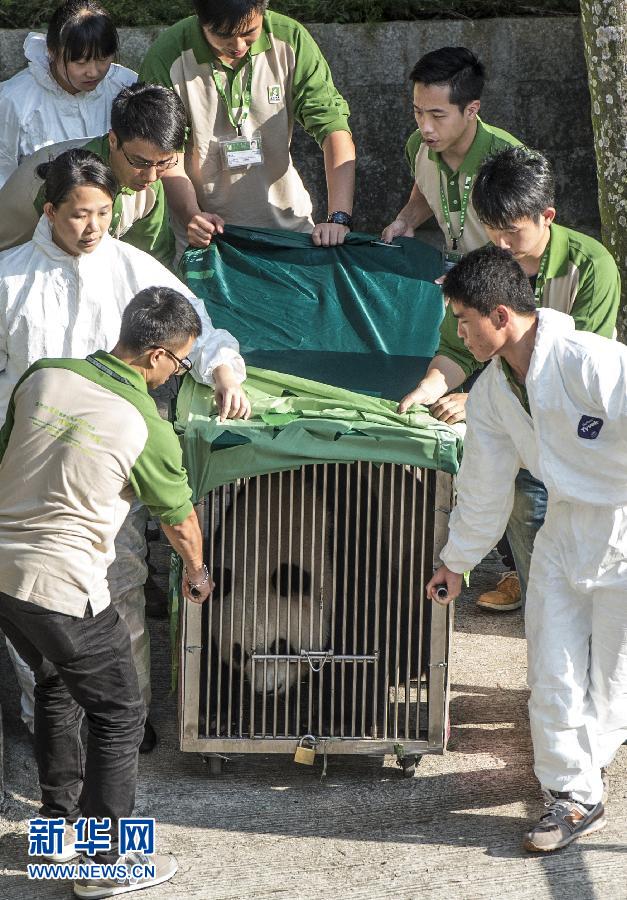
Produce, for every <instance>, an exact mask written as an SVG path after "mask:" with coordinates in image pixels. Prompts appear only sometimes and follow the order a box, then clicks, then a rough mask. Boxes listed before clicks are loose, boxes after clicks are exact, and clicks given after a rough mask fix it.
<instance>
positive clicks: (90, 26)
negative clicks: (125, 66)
mask: <svg viewBox="0 0 627 900" xmlns="http://www.w3.org/2000/svg"><path fill="white" fill-rule="evenodd" d="M46 47H47V48H48V53H49V54H50V55H51V56H52V57H54V58H55V59H56V58H58V57H60V58H61V59H62V61H63V65H64V66H65V67H67V64H68V63H70V62H76V61H77V60H79V59H86V60H89V59H105V58H106V57H107V56H117V54H118V50H119V49H120V41H119V38H118V33H117V30H116V27H115V25H114V24H113V21H112V20H111V17H110V16H109V13H108V12H107V10H106V9H104V7H102V6H101V5H100V4H99V3H96V2H95V0H67V3H63V4H62V5H61V6H59V7H58V8H57V9H56V10H55V11H54V13H53V14H52V17H51V18H50V24H49V25H48V32H47V34H46Z"/></svg>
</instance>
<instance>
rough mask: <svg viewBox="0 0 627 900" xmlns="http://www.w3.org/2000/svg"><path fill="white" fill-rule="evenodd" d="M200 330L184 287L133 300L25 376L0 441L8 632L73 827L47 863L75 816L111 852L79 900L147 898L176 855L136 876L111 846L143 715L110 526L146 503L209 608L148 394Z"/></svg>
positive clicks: (39, 752)
mask: <svg viewBox="0 0 627 900" xmlns="http://www.w3.org/2000/svg"><path fill="white" fill-rule="evenodd" d="M203 332H204V327H203V325H202V323H201V319H200V316H199V315H198V313H197V312H196V311H195V309H194V308H193V306H192V305H191V303H189V302H188V300H187V299H186V298H185V297H183V296H182V295H181V294H180V293H178V292H177V291H176V290H173V289H171V288H169V287H151V288H147V289H146V290H143V291H140V292H139V293H138V294H137V295H136V296H135V297H134V298H133V299H132V300H131V302H130V303H129V304H128V306H127V307H126V309H125V310H124V313H123V315H122V320H121V325H120V332H119V339H118V341H117V343H116V346H115V347H114V348H113V349H112V350H110V352H105V351H104V350H102V349H99V350H95V351H94V352H93V353H90V354H89V355H88V356H87V358H86V359H45V360H42V361H40V362H38V363H36V364H35V365H34V366H32V367H31V368H30V369H28V371H27V372H26V373H25V374H24V375H23V377H22V378H21V379H20V381H19V383H18V384H17V386H16V388H15V390H14V391H13V394H12V397H11V401H10V403H9V409H8V415H7V420H6V423H5V425H4V427H3V428H2V431H1V432H0V509H1V510H2V515H0V627H1V628H2V630H3V631H4V632H5V633H6V634H7V636H8V637H9V638H10V639H11V641H12V642H13V644H14V645H15V647H16V648H17V649H18V650H19V652H20V654H21V655H22V656H23V658H24V659H25V660H26V661H27V662H28V664H29V667H30V669H31V670H32V672H33V673H34V675H35V679H36V681H37V696H36V707H35V717H36V722H37V728H36V729H35V740H34V747H35V755H36V758H37V765H38V770H39V781H40V786H41V807H40V810H39V816H40V817H41V818H44V819H53V820H56V821H57V822H58V824H59V825H63V826H64V840H63V844H62V846H61V847H57V848H55V849H56V852H55V853H53V854H51V855H50V856H48V859H50V860H52V861H55V862H61V861H68V860H70V859H73V858H74V857H76V856H77V853H78V850H77V848H76V842H77V833H76V832H75V829H74V828H73V825H74V823H75V822H76V821H77V820H78V819H79V818H80V817H83V816H84V817H85V818H88V819H89V818H94V819H97V820H104V821H105V822H106V820H109V822H108V825H104V827H105V828H108V829H109V836H110V845H109V846H107V845H106V843H105V846H104V847H102V846H101V847H99V848H98V852H97V853H96V855H95V856H94V857H93V858H91V859H90V860H89V862H91V863H94V864H96V865H99V866H105V865H106V866H110V867H111V869H113V867H114V866H115V867H116V869H115V877H112V875H111V877H108V876H109V872H108V871H107V870H104V869H100V870H99V871H93V870H92V871H91V872H90V873H89V874H90V876H91V877H89V878H86V877H85V875H82V874H80V873H79V879H78V880H77V881H75V884H74V894H75V895H76V896H78V897H111V896H114V895H115V896H117V895H119V894H124V893H126V892H130V891H136V890H139V889H141V888H147V887H152V886H154V885H157V884H161V883H163V882H165V881H167V880H169V879H170V878H171V877H172V876H173V875H174V873H175V872H176V869H177V863H176V860H175V858H174V857H172V856H170V855H169V854H153V855H151V856H150V857H149V858H148V857H145V858H144V859H146V861H148V860H149V862H150V863H151V866H152V873H150V871H149V870H147V869H144V870H143V875H141V876H140V877H136V875H137V871H136V869H135V868H133V866H134V864H136V863H138V862H141V863H142V864H143V860H140V859H139V858H138V857H139V854H137V853H133V852H128V855H127V852H126V851H125V848H124V847H123V846H120V844H119V843H118V822H119V820H120V819H121V818H127V817H129V816H131V815H132V812H133V806H134V802H135V789H136V781H137V752H138V748H139V745H140V741H141V740H142V736H143V734H144V720H145V715H146V711H145V706H144V702H143V700H142V694H141V691H140V686H139V684H138V679H137V675H136V673H135V671H134V667H133V655H132V648H131V639H130V634H129V629H128V627H127V625H126V623H125V622H124V620H123V619H122V618H121V617H120V616H119V614H118V610H117V609H116V607H115V605H114V604H113V603H112V602H111V596H110V588H109V586H108V584H107V578H108V576H107V566H108V564H109V561H110V560H111V557H112V555H113V542H114V539H115V533H116V530H117V527H118V526H119V523H120V521H121V520H122V519H123V518H124V515H125V511H128V509H129V505H130V503H131V502H132V500H133V499H134V498H138V499H139V500H140V501H141V502H143V503H145V504H146V505H147V506H148V507H149V508H150V510H151V512H152V513H153V514H154V515H157V516H159V518H160V520H161V523H162V526H163V529H164V531H165V534H166V536H167V538H168V540H169V542H170V543H171V545H172V546H173V547H174V548H175V549H176V550H177V552H178V553H179V554H180V555H181V557H182V559H183V562H184V565H185V572H184V577H183V593H184V595H185V596H186V598H187V599H188V600H189V601H190V602H195V603H202V602H204V601H206V600H207V599H208V597H209V596H210V594H211V591H212V589H213V582H212V580H211V576H210V574H209V571H208V570H207V567H206V565H205V564H204V561H203V542H202V534H201V531H200V528H199V525H198V520H197V518H196V513H195V512H194V509H193V506H192V504H191V490H190V488H189V485H188V483H187V474H186V472H185V469H184V468H183V466H182V459H181V447H180V444H179V442H178V439H177V438H176V436H175V434H174V432H173V430H172V426H171V425H169V424H168V423H167V422H164V421H163V420H162V419H161V418H160V417H159V414H158V412H157V410H156V408H155V404H154V402H153V401H152V400H151V399H150V397H149V396H148V388H153V389H154V388H157V387H158V386H159V385H160V384H162V383H163V382H164V381H165V380H166V379H167V378H169V377H170V375H171V374H172V368H173V367H178V366H181V367H182V368H184V369H185V368H187V365H188V364H189V360H187V359H185V358H184V357H185V354H187V353H190V352H191V351H192V347H193V345H194V342H195V341H196V340H197V339H198V338H199V336H201V335H202V334H203ZM171 348H172V349H171ZM182 357H183V358H182ZM68 422H69V423H71V428H70V430H71V439H68ZM120 422H124V428H122V429H121V428H120ZM41 459H45V460H46V465H45V466H41V465H40V464H39V463H38V461H39V460H41ZM25 534H28V540H25V538H24V535H25ZM82 711H84V713H85V717H86V719H87V724H88V728H89V741H88V746H87V754H86V755H85V749H84V747H83V744H82V741H81V734H80V732H81V719H82ZM59 820H60V821H59ZM79 833H80V832H79ZM122 867H125V868H124V869H122ZM85 868H87V867H85ZM94 868H95V867H94ZM140 871H141V868H140ZM131 874H132V875H133V877H132V878H131V877H130V876H131ZM99 875H100V877H98V876H99Z"/></svg>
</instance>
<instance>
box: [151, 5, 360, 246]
mask: <svg viewBox="0 0 627 900" xmlns="http://www.w3.org/2000/svg"><path fill="white" fill-rule="evenodd" d="M251 70H252V75H251ZM215 77H217V78H218V81H219V82H220V83H221V84H222V89H223V91H224V93H225V94H226V95H227V97H228V95H229V94H231V97H230V101H229V102H230V105H231V107H232V108H233V111H234V115H233V119H234V120H235V121H238V120H239V118H240V114H241V112H242V99H243V95H244V94H245V90H246V87H247V86H248V84H249V83H250V85H251V88H250V93H251V103H250V110H249V112H248V116H247V118H246V119H245V121H244V122H243V125H242V133H243V137H244V138H245V139H247V140H250V139H252V138H253V136H255V138H256V139H260V141H261V146H262V151H263V162H262V164H260V165H248V166H243V167H241V168H234V169H229V168H228V167H227V166H226V163H225V160H224V155H223V152H222V150H221V145H223V144H224V142H225V141H233V140H234V139H235V138H236V137H237V131H236V129H235V127H234V125H233V123H232V121H231V119H230V117H229V112H228V109H227V107H226V105H225V103H224V101H223V99H222V97H221V96H220V92H219V91H218V89H217V87H216V82H215ZM140 78H141V79H142V81H148V82H151V83H157V84H163V85H165V86H166V87H169V88H174V90H175V91H176V92H177V94H179V96H180V97H181V99H182V101H183V103H184V104H185V108H186V110H187V115H188V120H189V121H188V124H189V125H190V126H191V138H190V143H189V146H188V152H187V154H186V168H187V171H188V174H189V176H190V178H191V180H192V183H193V184H194V187H195V189H196V195H197V197H198V202H199V205H200V207H201V208H202V209H203V210H205V211H206V212H214V213H217V214H219V215H220V216H222V217H223V218H224V219H225V220H226V222H228V223H229V224H231V225H244V226H262V227H268V228H283V229H288V230H290V231H311V230H312V229H313V220H312V218H311V210H312V205H311V199H310V197H309V194H308V193H307V191H306V189H305V187H304V185H303V183H302V181H301V179H300V176H299V175H298V173H297V171H296V169H295V168H294V165H293V163H292V158H291V155H290V144H291V141H292V131H293V127H294V123H295V122H298V123H299V124H300V125H301V126H302V127H303V128H304V129H305V131H306V132H307V133H308V134H309V135H311V136H312V137H313V138H314V140H315V141H316V142H317V143H318V144H320V145H321V144H322V143H323V142H324V140H325V138H326V137H327V136H328V135H329V134H331V133H333V132H335V131H347V132H349V131H350V129H349V126H348V115H349V109H348V105H347V103H346V101H345V100H344V99H343V97H342V96H341V95H340V94H339V93H338V91H337V90H336V88H335V86H334V84H333V79H332V76H331V72H330V69H329V66H328V64H327V62H326V60H325V58H324V56H323V55H322V53H321V51H320V48H319V47H318V45H317V44H316V42H315V41H314V39H313V38H312V37H311V35H310V34H309V32H308V31H307V29H306V28H304V27H303V26H302V25H301V24H300V23H299V22H296V21H294V19H290V18H288V17H287V16H283V15H280V14H278V13H274V12H266V13H265V14H264V16H263V30H262V32H261V35H260V36H259V38H258V39H257V40H256V41H255V43H254V44H253V45H252V46H251V48H250V50H249V52H248V53H247V55H246V56H245V57H244V58H243V59H242V60H236V61H234V63H233V65H231V66H229V65H225V64H223V63H221V62H220V61H219V60H218V59H217V57H216V55H215V54H214V52H213V50H212V49H211V47H210V46H209V44H208V43H207V41H206V39H205V37H204V35H203V32H202V29H201V26H200V24H199V22H198V19H197V17H196V16H191V17H190V18H187V19H183V20H182V21H181V22H178V23H177V24H176V25H173V26H172V27H171V28H168V29H166V31H164V32H163V33H162V34H161V35H160V36H159V37H158V38H157V40H156V41H155V42H154V44H153V45H152V46H151V48H150V50H149V51H148V53H147V54H146V58H145V59H144V61H143V63H142V65H141V68H140ZM251 79H252V80H251ZM179 236H180V237H181V239H183V238H184V234H182V233H181V234H180V233H179V230H177V238H178V237H179Z"/></svg>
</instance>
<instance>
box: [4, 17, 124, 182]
mask: <svg viewBox="0 0 627 900" xmlns="http://www.w3.org/2000/svg"><path fill="white" fill-rule="evenodd" d="M118 46H119V42H118V34H117V31H116V28H115V25H114V24H113V22H112V21H111V19H110V18H109V14H108V13H107V11H106V10H105V9H103V8H102V6H100V4H99V3H98V2H96V0H68V2H66V3H64V4H63V5H62V6H60V7H59V8H58V9H57V10H56V11H55V13H54V15H53V16H52V18H51V19H50V25H49V26H48V33H47V34H46V35H43V34H37V33H36V32H31V33H30V34H29V35H28V36H27V38H26V40H25V42H24V54H25V56H26V60H27V62H28V66H27V68H26V69H24V70H23V71H21V72H18V74H17V75H14V76H13V78H10V79H9V80H8V81H6V82H5V83H4V84H3V85H2V87H1V88H0V121H1V122H2V123H3V127H2V132H1V134H0V187H1V186H2V185H3V184H4V182H5V181H6V180H7V178H8V177H9V175H10V174H11V172H13V171H14V170H15V169H16V168H17V166H18V165H19V162H20V160H21V159H22V158H23V157H24V156H28V155H29V154H31V153H34V152H35V151H36V150H39V148H40V147H44V146H46V145H48V144H54V143H57V142H58V141H65V140H67V139H69V138H81V137H95V136H96V135H99V134H103V132H105V131H106V130H107V129H108V128H109V124H110V122H109V119H110V115H111V104H112V102H113V99H114V97H115V96H116V94H118V93H119V91H120V90H121V89H122V88H123V87H126V86H127V85H129V84H133V83H134V82H135V81H137V75H136V73H135V72H133V71H132V70H131V69H127V68H126V67H125V66H119V65H116V64H115V63H114V62H113V60H114V58H115V57H116V55H117V53H118Z"/></svg>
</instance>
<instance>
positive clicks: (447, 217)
mask: <svg viewBox="0 0 627 900" xmlns="http://www.w3.org/2000/svg"><path fill="white" fill-rule="evenodd" d="M438 173H439V175H440V200H441V202H442V213H443V215H444V221H445V222H446V228H447V230H448V236H449V238H450V239H451V244H452V245H453V250H457V245H458V243H459V241H461V239H462V235H463V233H464V222H465V221H466V210H467V209H468V200H469V198H470V188H471V187H472V175H466V178H465V179H464V193H463V195H462V202H461V209H460V211H459V234H453V223H452V222H451V213H450V210H449V207H448V196H447V191H445V190H444V185H443V183H442V175H443V172H442V164H441V161H440V159H439V158H438ZM458 177H459V176H458Z"/></svg>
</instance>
